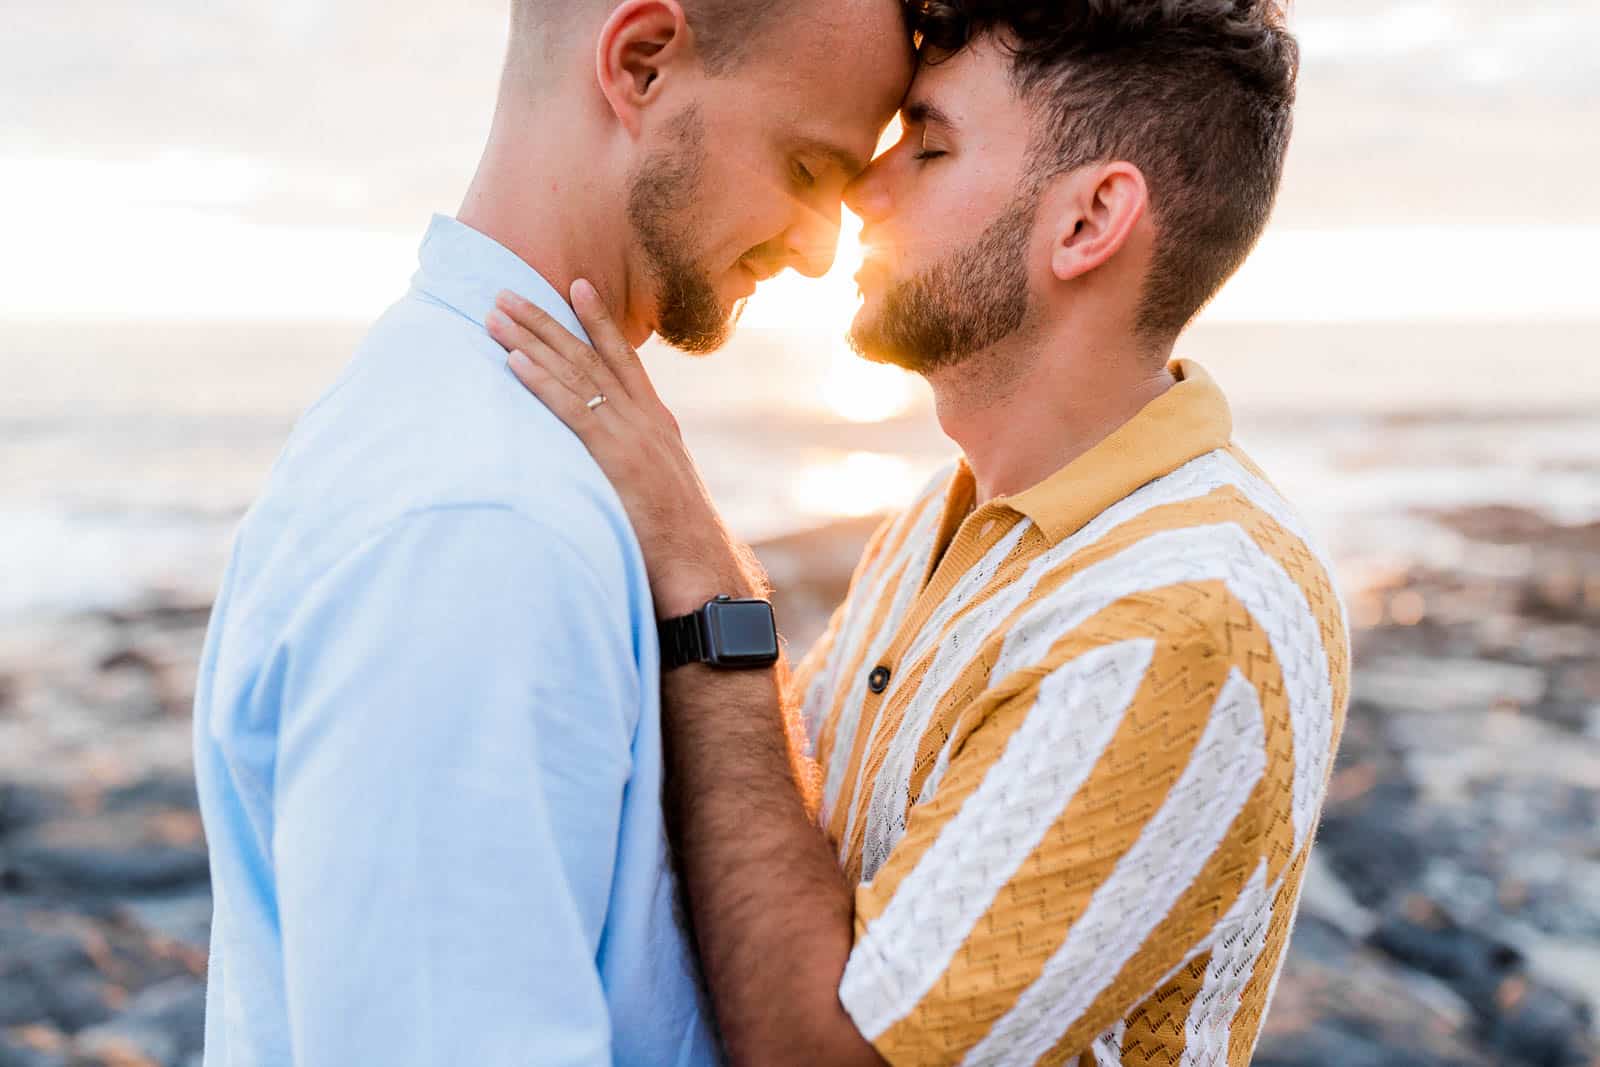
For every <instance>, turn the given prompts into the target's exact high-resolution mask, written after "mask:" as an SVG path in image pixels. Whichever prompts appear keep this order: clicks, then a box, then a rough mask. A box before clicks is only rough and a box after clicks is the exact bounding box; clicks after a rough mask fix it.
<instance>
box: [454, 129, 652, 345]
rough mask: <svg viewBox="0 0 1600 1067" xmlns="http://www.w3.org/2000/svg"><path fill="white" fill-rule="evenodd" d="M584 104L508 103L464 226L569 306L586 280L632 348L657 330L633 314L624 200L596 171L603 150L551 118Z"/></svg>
mask: <svg viewBox="0 0 1600 1067" xmlns="http://www.w3.org/2000/svg"><path fill="white" fill-rule="evenodd" d="M578 106H581V105H579V104H577V103H576V102H572V101H566V100H562V99H552V98H541V99H538V100H536V101H531V102H522V101H518V102H508V101H507V100H506V99H504V98H502V100H501V102H500V105H499V107H498V108H497V109H496V111H495V118H494V126H493V128H492V130H491V132H490V135H489V143H488V145H487V147H486V148H485V149H484V153H483V158H482V160H481V161H480V162H479V164H478V170H477V172H476V173H475V174H474V175H473V179H472V184H471V185H470V186H469V187H468V189H467V194H466V197H465V198H464V199H463V201H462V204H461V209H460V211H458V212H457V215H456V217H457V219H458V220H459V221H461V222H462V223H464V224H466V225H468V226H471V227H472V228H473V229H475V230H477V231H478V232H479V233H482V234H484V235H486V236H488V237H492V238H494V239H495V240H496V241H498V242H500V243H501V244H502V245H505V246H506V247H507V248H509V249H510V250H511V251H512V252H514V253H516V254H517V255H518V256H519V257H520V258H521V259H522V260H523V261H524V262H525V263H527V264H528V265H529V266H530V267H532V268H533V269H534V270H536V271H538V272H539V274H540V275H541V276H542V277H543V278H544V279H545V281H547V282H549V283H550V284H551V285H552V286H553V287H554V288H555V290H556V291H557V292H558V293H560V294H561V296H562V299H570V295H569V294H570V293H571V291H572V283H573V282H574V281H576V280H577V279H578V278H586V279H588V280H589V281H590V282H591V283H593V284H594V286H595V289H596V290H597V291H598V292H599V293H600V295H601V298H602V299H603V300H604V301H605V303H606V307H607V309H608V310H609V311H610V312H611V314H612V317H613V319H614V320H615V321H616V322H617V323H618V325H619V326H621V327H622V329H623V333H624V334H625V335H626V336H627V338H628V340H629V341H630V342H631V343H633V344H642V343H643V342H644V341H645V340H646V339H647V338H648V337H649V335H650V325H649V323H647V322H644V321H641V320H640V318H639V317H638V316H631V315H629V314H628V309H629V308H630V307H633V306H636V305H637V304H638V303H639V302H638V301H636V300H634V299H631V297H632V296H633V288H634V284H633V280H632V279H631V278H630V276H629V272H628V266H627V257H626V256H625V255H624V253H623V249H624V248H625V247H626V234H625V233H624V232H623V227H624V226H625V225H626V221H625V220H626V218H627V211H626V207H627V204H626V199H625V192H624V191H622V190H618V189H616V188H612V187H610V186H609V185H608V184H607V183H606V182H605V180H604V179H603V178H601V177H597V175H599V174H601V173H603V168H601V167H599V166H597V163H598V153H599V152H601V151H602V150H603V149H602V148H601V147H600V146H598V145H592V144H589V143H587V142H585V141H584V139H583V138H582V135H581V133H580V132H579V129H578V124H577V123H575V122H562V121H560V120H559V119H552V118H551V116H553V115H555V116H559V115H562V114H572V112H571V111H570V110H569V109H570V108H575V107H578Z"/></svg>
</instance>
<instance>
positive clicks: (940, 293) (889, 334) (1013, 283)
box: [850, 196, 1038, 374]
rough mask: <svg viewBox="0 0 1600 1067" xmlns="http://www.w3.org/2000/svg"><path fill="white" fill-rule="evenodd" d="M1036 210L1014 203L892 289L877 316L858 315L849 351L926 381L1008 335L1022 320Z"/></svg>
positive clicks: (1022, 201) (1030, 202)
mask: <svg viewBox="0 0 1600 1067" xmlns="http://www.w3.org/2000/svg"><path fill="white" fill-rule="evenodd" d="M1037 207H1038V199H1037V197H1034V196H1024V197H1019V198H1018V199H1016V200H1015V201H1013V202H1012V203H1011V205H1010V206H1009V207H1007V208H1006V209H1005V210H1004V211H1003V212H1001V213H1000V214H999V216H998V217H996V218H995V220H994V221H993V222H991V223H990V224H989V225H988V226H987V227H985V228H984V231H983V233H981V234H979V235H978V237H977V238H976V239H975V240H974V241H973V242H972V243H971V244H969V245H967V246H966V247H964V248H960V249H958V250H956V251H955V252H953V253H951V254H950V255H948V256H946V257H945V258H944V259H942V260H940V261H939V262H938V263H935V264H934V265H933V266H931V267H929V268H927V269H926V270H923V271H922V272H920V273H918V274H916V275H914V276H912V277H910V278H907V279H905V280H903V281H897V282H892V283H891V284H890V286H889V289H888V291H887V292H886V293H885V294H884V296H883V301H882V306H881V307H880V308H879V309H878V310H877V312H876V313H874V314H872V315H870V316H868V313H867V311H866V310H865V309H862V311H861V312H859V313H858V314H857V316H856V319H855V322H853V323H852V324H851V327H850V345H851V347H852V348H854V349H855V350H856V352H858V353H859V354H860V355H862V356H863V357H865V358H866V359H869V360H872V361H873V362H876V363H892V364H894V365H896V366H899V367H904V368H905V369H906V370H910V371H915V372H917V373H919V374H927V373H930V372H933V371H938V370H945V369H948V368H950V367H954V366H957V365H959V364H961V363H963V362H965V361H966V360H968V359H970V358H971V357H972V356H974V355H976V354H977V353H979V352H982V351H983V350H985V349H987V348H990V347H992V346H994V345H995V344H998V343H999V342H1000V341H1003V340H1004V339H1005V338H1007V337H1009V336H1010V335H1011V334H1013V333H1015V332H1016V331H1017V330H1018V329H1020V328H1021V327H1022V324H1023V322H1024V321H1026V319H1027V315H1028V264H1027V246H1028V237H1029V235H1030V234H1031V233H1032V231H1033V220H1034V215H1035V213H1036V209H1037Z"/></svg>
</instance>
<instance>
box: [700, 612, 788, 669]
mask: <svg viewBox="0 0 1600 1067" xmlns="http://www.w3.org/2000/svg"><path fill="white" fill-rule="evenodd" d="M706 629H707V630H709V631H710V635H709V636H710V638H711V648H710V651H711V652H712V654H713V656H714V658H715V660H716V662H718V663H722V664H724V665H727V666H738V665H744V664H765V663H773V662H775V661H776V660H777V658H778V631H777V628H776V626H775V625H774V624H773V621H772V605H771V604H768V603H767V602H766V601H765V600H728V601H713V602H712V603H710V604H707V605H706Z"/></svg>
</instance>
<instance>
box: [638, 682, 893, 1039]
mask: <svg viewBox="0 0 1600 1067" xmlns="http://www.w3.org/2000/svg"><path fill="white" fill-rule="evenodd" d="M663 697H664V701H665V705H666V722H667V734H668V741H669V753H668V759H669V761H670V774H671V778H670V785H669V788H668V796H667V799H668V806H669V811H670V814H671V816H672V819H671V823H672V833H673V837H674V844H675V847H676V849H677V852H678V856H679V862H680V866H681V870H682V875H683V878H684V880H685V882H686V886H685V888H686V890H687V894H688V898H689V903H690V908H691V910H692V912H693V915H694V923H695V935H696V939H697V941H698V947H699V950H700V956H701V965H702V967H703V968H704V970H705V975H706V981H707V984H708V985H709V986H710V989H711V994H712V999H713V1001H714V1002H715V1006H716V1010H717V1017H718V1021H719V1022H720V1024H721V1027H722V1032H723V1036H724V1039H725V1041H726V1043H727V1046H728V1053H729V1055H730V1057H731V1058H732V1060H733V1062H734V1063H736V1064H738V1063H760V1064H763V1065H765V1064H784V1063H796V1064H801V1063H803V1064H815V1063H829V1064H843V1065H849V1064H854V1063H864V1064H878V1063H881V1062H882V1061H881V1060H880V1059H879V1058H878V1056H877V1054H876V1053H875V1052H874V1051H873V1050H872V1047H871V1046H870V1045H868V1044H867V1042H866V1041H865V1040H864V1039H863V1038H862V1037H861V1036H860V1034H859V1032H858V1031H857V1030H856V1028H855V1025H854V1024H853V1023H852V1022H851V1020H850V1018H849V1016H848V1015H846V1013H845V1011H844V1008H843V1006H842V1005H841V1004H840V1003H839V997H838V989H839V980H840V977H841V976H842V975H843V973H844V967H845V961H846V960H847V959H848V957H849V954H850V947H851V942H852V936H853V913H854V906H853V897H852V894H851V892H850V888H849V886H848V885H847V884H846V882H845V880H844V877H843V875H842V873H841V872H840V870H839V865H838V863H837V862H836V861H835V859H834V856H833V852H832V849H831V848H830V847H829V845H828V843H827V840H826V839H825V838H824V837H823V835H822V833H821V832H820V831H819V830H818V829H817V828H816V826H815V825H814V824H813V823H812V822H811V821H810V819H808V818H807V816H806V812H805V807H804V804H803V803H802V801H801V795H800V791H799V790H798V788H797V787H796V784H795V781H794V778H793V774H792V769H791V764H790V758H789V751H788V745H787V742H786V738H785V734H784V727H783V715H782V712H781V708H780V702H779V692H778V685H777V679H776V676H775V672H773V671H742V672H722V671H716V670H713V669H711V668H708V667H701V666H691V667H684V668H681V669H679V670H676V671H672V672H670V673H669V674H668V675H667V677H666V679H665V682H664V689H663Z"/></svg>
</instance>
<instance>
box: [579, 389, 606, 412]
mask: <svg viewBox="0 0 1600 1067" xmlns="http://www.w3.org/2000/svg"><path fill="white" fill-rule="evenodd" d="M605 402H606V394H604V393H596V394H595V395H594V396H593V397H592V398H590V400H589V402H588V403H587V404H586V405H584V406H585V407H587V408H588V409H589V410H590V411H593V410H594V409H595V408H597V407H599V406H600V405H601V404H604V403H605Z"/></svg>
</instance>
